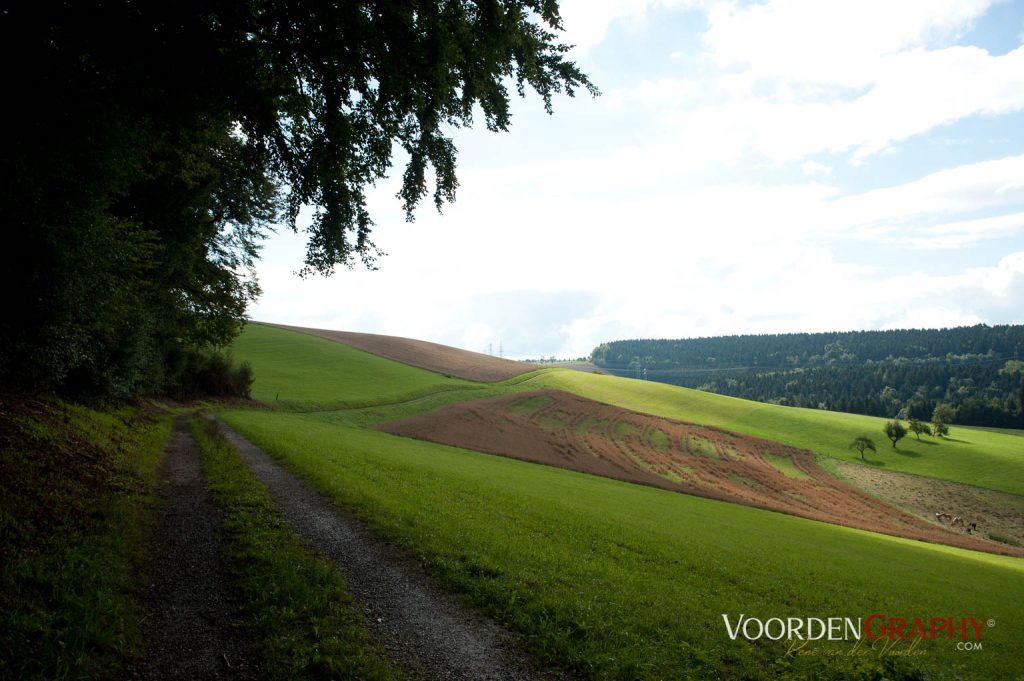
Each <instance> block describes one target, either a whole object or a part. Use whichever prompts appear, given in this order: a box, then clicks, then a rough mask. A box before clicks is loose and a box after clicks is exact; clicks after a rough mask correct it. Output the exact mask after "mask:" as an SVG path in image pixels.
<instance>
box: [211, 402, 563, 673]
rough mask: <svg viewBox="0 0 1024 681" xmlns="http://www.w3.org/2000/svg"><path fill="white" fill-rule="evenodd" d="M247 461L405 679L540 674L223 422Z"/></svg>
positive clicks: (481, 620) (478, 619)
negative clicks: (334, 573)
mask: <svg viewBox="0 0 1024 681" xmlns="http://www.w3.org/2000/svg"><path fill="white" fill-rule="evenodd" d="M218 425H219V426H220V428H221V430H222V431H223V433H224V434H225V436H226V437H227V438H228V440H229V441H230V442H231V444H232V445H233V446H234V448H235V450H236V451H237V452H238V453H239V455H240V456H241V457H242V460H243V461H244V462H245V463H246V464H247V465H248V466H249V468H250V469H251V470H252V471H253V473H255V474H256V476H257V477H258V478H259V479H260V480H262V481H263V483H264V484H265V485H266V486H267V487H268V488H269V489H270V493H271V495H272V496H273V498H274V501H275V502H276V503H277V505H278V507H279V508H280V509H281V512H282V514H283V516H284V518H285V519H286V520H287V521H288V522H289V523H290V524H291V525H292V527H294V528H295V529H296V530H297V531H298V533H299V534H300V535H302V536H303V537H304V538H305V539H306V540H307V541H308V542H310V544H311V545H312V546H313V547H315V548H316V549H317V550H318V551H320V553H321V555H324V556H326V557H327V558H328V559H329V560H330V561H331V562H332V563H333V564H334V565H335V566H336V567H337V568H338V569H339V570H340V571H341V572H342V574H344V576H345V579H346V581H347V582H348V590H349V593H350V594H351V595H352V597H353V599H354V600H355V601H356V603H357V604H358V605H359V606H360V607H361V608H362V610H363V612H364V613H365V615H366V619H367V625H368V627H369V628H370V630H371V631H372V632H373V633H374V634H375V635H376V636H377V637H378V639H379V640H380V641H381V642H382V644H383V645H384V647H385V648H386V649H387V651H388V654H389V655H390V656H391V657H392V659H393V660H395V661H396V662H397V663H398V664H399V666H401V667H402V668H403V671H405V672H406V675H407V676H408V677H410V678H413V679H421V680H423V681H435V680H437V681H440V680H441V679H445V680H452V681H453V680H465V681H528V680H530V679H555V678H562V677H561V676H554V675H551V674H550V673H547V672H542V671H539V670H537V669H536V667H535V666H534V665H532V664H531V663H530V662H529V661H528V659H527V658H526V656H525V655H524V654H523V653H521V652H520V651H519V650H517V649H516V648H515V647H514V646H513V643H512V640H513V635H512V634H510V633H509V632H508V631H506V630H505V629H503V628H501V627H500V626H498V625H497V624H496V623H494V622H493V621H492V620H490V619H488V618H486V617H484V616H482V615H479V614H477V613H474V612H472V611H470V610H469V609H467V608H466V607H465V606H463V605H461V604H460V603H459V602H458V601H457V600H456V598H455V597H453V596H452V595H451V594H449V593H446V592H444V591H442V590H441V589H440V588H438V587H436V586H435V585H433V584H432V583H431V582H430V580H429V578H428V577H427V575H426V574H425V573H424V572H423V570H422V568H421V567H420V566H419V565H418V564H416V563H415V562H414V561H412V560H410V559H409V558H407V557H405V556H403V555H401V554H400V553H399V552H398V551H397V550H396V549H395V548H394V547H392V546H389V545H387V544H386V543H385V542H383V541H382V540H380V539H379V538H377V537H376V536H374V535H373V534H372V533H371V532H370V531H369V530H368V529H366V527H365V526H364V525H363V524H362V522H361V521H359V520H357V519H356V518H354V517H353V516H352V515H350V514H349V513H347V512H345V511H343V510H341V509H339V508H337V507H336V506H334V505H333V504H331V503H330V502H328V501H327V500H325V499H324V498H323V497H321V496H320V495H319V494H318V493H317V492H316V491H314V490H313V489H312V488H310V487H309V486H308V485H306V483H304V482H302V481H301V480H300V479H299V478H297V477H296V476H294V475H292V474H291V473H289V472H288V471H286V470H285V469H284V468H282V467H281V466H280V465H279V464H278V463H276V462H275V461H274V460H273V459H271V458H270V457H269V456H268V455H267V454H266V453H264V452H263V451H262V450H260V449H259V448H258V447H256V446H255V445H253V444H252V443H250V442H249V441H248V440H246V439H245V438H243V437H242V436H241V435H239V434H238V433H237V432H235V431H234V430H233V429H231V428H230V427H229V426H227V425H226V424H224V423H223V422H218Z"/></svg>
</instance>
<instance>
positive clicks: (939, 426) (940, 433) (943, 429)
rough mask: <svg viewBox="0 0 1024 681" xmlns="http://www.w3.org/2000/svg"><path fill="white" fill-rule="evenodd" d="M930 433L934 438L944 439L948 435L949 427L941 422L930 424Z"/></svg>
mask: <svg viewBox="0 0 1024 681" xmlns="http://www.w3.org/2000/svg"><path fill="white" fill-rule="evenodd" d="M932 432H933V433H935V437H946V436H947V435H949V426H947V425H946V424H945V423H943V422H942V421H936V422H935V423H933V424H932Z"/></svg>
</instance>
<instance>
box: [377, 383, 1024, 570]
mask: <svg viewBox="0 0 1024 681" xmlns="http://www.w3.org/2000/svg"><path fill="white" fill-rule="evenodd" d="M539 397H540V398H543V399H537V398H539ZM565 423H569V424H573V427H564V426H563V425H562V424H565ZM582 423H590V424H591V426H590V428H588V429H586V430H585V431H584V432H580V429H579V428H577V427H576V424H582ZM380 429H381V430H383V431H386V432H389V433H394V434H397V435H404V436H407V437H414V438H418V439H422V440H429V441H432V442H438V443H441V444H448V445H454V446H457V447H463V448H466V449H473V450H476V451H481V452H486V453H490V454H501V455H504V456H510V457H513V458H518V459H523V460H525V461H531V462H533V463H541V464H547V465H552V466H558V467H561V468H569V469H572V470H577V471H581V472H584V473H591V474H594V475H601V476H604V477H610V478H615V479H618V480H624V481H626V482H633V483H639V484H644V485H650V486H653V487H660V488H662V489H667V490H672V491H677V492H684V493H687V494H693V495H697V496H703V497H709V498H713V499H719V500H723V501H731V502H739V503H743V504H747V505H750V506H755V507H758V508H763V509H768V510H773V511H780V512H783V513H789V514H792V515H799V516H803V517H806V518H811V519H814V520H823V521H825V522H830V523H834V524H839V525H845V526H848V527H855V528H859V529H864V530H870V531H874V532H882V533H885V534H891V535H895V536H901V537H907V538H911V539H920V540H923V541H929V542H934V543H942V544H949V545H952V546H961V547H964V548H971V549H975V550H981V551H989V552H994V553H1006V554H1009V555H1024V551H1022V550H1019V549H1014V548H1012V547H1009V546H1006V545H1002V544H997V543H995V542H989V541H983V540H981V539H979V538H977V537H974V536H968V535H964V534H958V533H956V532H950V531H949V530H948V529H947V528H944V527H940V526H938V525H936V524H935V523H930V522H928V521H926V520H924V519H922V518H919V517H916V516H914V515H912V514H909V513H906V512H905V511H903V510H901V509H900V508H897V507H896V506H894V505H892V504H890V503H887V502H885V501H884V500H882V499H879V498H878V497H877V496H873V495H871V494H868V493H866V492H864V491H862V490H861V489H858V488H857V487H854V486H853V485H851V484H849V483H847V482H844V481H842V480H839V479H838V478H836V477H835V476H833V475H831V474H830V473H828V472H827V471H825V470H824V469H822V468H821V467H820V466H819V465H818V464H817V460H816V458H815V456H814V454H812V453H811V452H809V451H806V450H801V449H797V448H794V447H789V446H787V445H784V444H781V443H778V442H771V441H768V440H762V439H760V438H755V437H748V436H744V435H739V434H736V433H730V432H729V431H726V430H722V429H720V428H713V427H706V426H699V425H696V424H693V423H686V422H683V421H675V420H671V419H665V418H661V417H656V416H651V415H648V414H640V413H637V412H630V411H627V410H624V409H621V408H618V407H613V406H610V405H606V404H601V403H598V402H594V401H591V400H587V399H584V398H581V397H578V396H576V395H570V394H568V393H562V392H558V391H551V390H541V391H533V392H529V393H519V394H516V395H506V396H502V397H495V398H489V399H483V400H475V401H473V402H465V403H461V404H455V405H449V406H447V407H444V408H442V409H438V410H436V411H433V412H429V413H426V414H420V415H418V416H413V417H411V418H407V419H403V420H400V421H396V422H394V423H390V424H386V425H383V426H380ZM655 430H660V431H662V432H663V433H665V435H666V436H667V441H668V442H669V443H670V445H669V446H668V447H665V448H664V449H659V448H658V447H655V446H654V445H653V444H651V440H650V435H649V434H650V433H652V432H653V431H655ZM768 455H772V456H775V457H782V458H785V459H788V460H789V461H790V462H791V464H792V466H793V467H794V468H795V469H796V470H799V471H801V472H803V473H804V474H805V475H806V476H807V478H806V479H804V478H801V477H796V476H792V477H791V476H790V475H787V474H785V473H783V472H782V471H781V470H779V469H777V468H776V467H775V466H773V465H772V463H770V462H769V461H768V460H767V459H766V457H767V456H768ZM670 470H675V471H680V473H679V474H678V476H679V478H681V480H676V479H674V477H673V476H670V475H668V474H667V473H666V472H667V471H670ZM682 473H685V475H683V474H682Z"/></svg>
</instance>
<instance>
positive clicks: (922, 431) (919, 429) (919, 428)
mask: <svg viewBox="0 0 1024 681" xmlns="http://www.w3.org/2000/svg"><path fill="white" fill-rule="evenodd" d="M909 425H910V432H911V433H913V434H914V435H916V436H917V439H918V440H920V439H921V435H931V434H932V428H931V426H929V425H928V424H927V423H925V422H924V421H921V420H920V419H915V418H911V419H910V424H909Z"/></svg>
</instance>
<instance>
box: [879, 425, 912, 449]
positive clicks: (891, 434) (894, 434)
mask: <svg viewBox="0 0 1024 681" xmlns="http://www.w3.org/2000/svg"><path fill="white" fill-rule="evenodd" d="M882 430H884V431H885V436H886V437H887V438H889V439H890V440H891V441H892V446H893V449H895V448H896V443H897V442H899V441H900V440H902V439H903V438H904V437H905V436H906V434H907V429H906V428H905V427H904V426H903V424H902V423H900V422H899V421H886V423H885V426H884V427H883V428H882Z"/></svg>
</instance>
